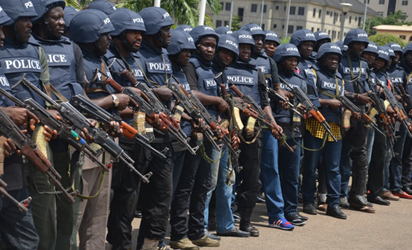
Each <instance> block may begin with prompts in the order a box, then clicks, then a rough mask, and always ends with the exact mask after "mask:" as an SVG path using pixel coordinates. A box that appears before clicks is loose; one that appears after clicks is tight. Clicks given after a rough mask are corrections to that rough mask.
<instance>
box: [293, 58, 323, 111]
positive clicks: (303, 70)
mask: <svg viewBox="0 0 412 250" xmlns="http://www.w3.org/2000/svg"><path fill="white" fill-rule="evenodd" d="M313 67H314V65H313V64H312V63H311V62H309V60H300V61H299V64H298V73H299V74H300V75H301V76H302V77H303V79H304V80H305V82H306V85H307V88H308V93H307V96H308V98H309V100H310V101H311V102H312V103H313V104H314V105H315V106H316V107H320V103H319V97H318V92H317V91H316V74H315V73H314V72H313V70H312V69H313Z"/></svg>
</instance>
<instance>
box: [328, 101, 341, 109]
mask: <svg viewBox="0 0 412 250" xmlns="http://www.w3.org/2000/svg"><path fill="white" fill-rule="evenodd" d="M327 106H328V107H329V108H331V109H333V110H337V109H338V108H340V107H342V103H341V102H340V101H339V100H336V99H328V101H327Z"/></svg>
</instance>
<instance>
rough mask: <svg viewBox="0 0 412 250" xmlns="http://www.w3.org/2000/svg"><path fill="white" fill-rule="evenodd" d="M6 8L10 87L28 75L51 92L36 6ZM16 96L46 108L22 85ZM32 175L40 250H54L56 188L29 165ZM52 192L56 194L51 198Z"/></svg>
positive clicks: (2, 56)
mask: <svg viewBox="0 0 412 250" xmlns="http://www.w3.org/2000/svg"><path fill="white" fill-rule="evenodd" d="M2 7H3V9H4V11H5V12H6V14H7V15H8V16H9V17H10V18H11V20H10V21H9V22H7V23H5V25H4V26H3V32H4V34H5V36H6V39H5V41H4V46H3V48H2V49H1V53H0V61H1V64H2V67H3V69H4V73H5V76H6V78H7V80H8V82H9V83H10V86H13V85H14V84H15V83H16V82H17V81H19V80H20V79H21V77H22V76H23V74H26V75H25V77H26V78H27V79H28V80H29V81H30V82H32V83H33V84H34V85H35V86H36V87H38V88H40V89H42V90H48V89H49V88H50V87H49V85H50V82H49V68H48V64H47V56H46V54H45V53H44V50H43V49H42V48H41V47H40V45H39V43H38V42H37V41H35V40H34V39H33V38H32V37H31V35H30V33H31V28H32V23H31V21H30V18H33V17H36V16H37V13H36V11H35V9H34V7H33V3H32V2H31V1H29V0H26V1H11V0H10V1H2ZM12 94H13V95H14V96H16V97H17V98H19V99H21V100H24V99H26V98H33V99H34V100H35V101H37V102H38V103H39V104H40V105H41V106H43V107H44V106H45V102H44V101H43V99H42V98H41V97H40V96H38V95H37V94H35V93H34V92H32V91H31V90H29V89H27V88H25V87H23V85H22V84H19V85H17V86H15V87H14V88H12ZM46 127H47V126H45V129H46ZM56 134H57V133H56ZM47 150H49V149H47ZM47 153H49V152H47ZM28 172H29V177H28V180H29V193H30V195H31V196H32V197H33V202H32V209H33V219H34V222H35V225H36V228H37V231H38V233H39V236H40V239H41V240H40V245H39V248H40V249H45V248H47V249H54V244H55V240H52V241H50V242H51V243H50V242H49V241H48V240H47V239H49V238H53V239H55V237H56V229H55V228H51V229H49V228H48V227H47V225H51V224H53V223H55V222H54V221H55V220H56V217H55V212H54V210H55V208H56V204H55V202H56V201H55V195H54V191H55V188H54V186H53V185H52V184H51V183H50V181H49V180H48V178H47V176H46V175H44V174H43V173H41V172H40V171H38V170H37V169H35V168H33V167H32V166H29V168H28ZM49 192H52V193H53V194H52V195H50V194H48V193H49Z"/></svg>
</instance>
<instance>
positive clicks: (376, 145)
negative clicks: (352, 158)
mask: <svg viewBox="0 0 412 250" xmlns="http://www.w3.org/2000/svg"><path fill="white" fill-rule="evenodd" d="M386 145H387V139H386V136H384V135H382V134H381V133H378V132H375V139H374V142H373V148H372V157H371V162H370V165H369V170H368V173H369V176H368V190H370V192H369V194H368V196H371V197H376V196H378V195H381V194H382V192H383V187H384V185H385V174H384V169H385V158H386V152H387V146H386Z"/></svg>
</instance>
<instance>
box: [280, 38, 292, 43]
mask: <svg viewBox="0 0 412 250" xmlns="http://www.w3.org/2000/svg"><path fill="white" fill-rule="evenodd" d="M289 42H290V36H286V37H282V38H281V39H280V44H284V43H289Z"/></svg>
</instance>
